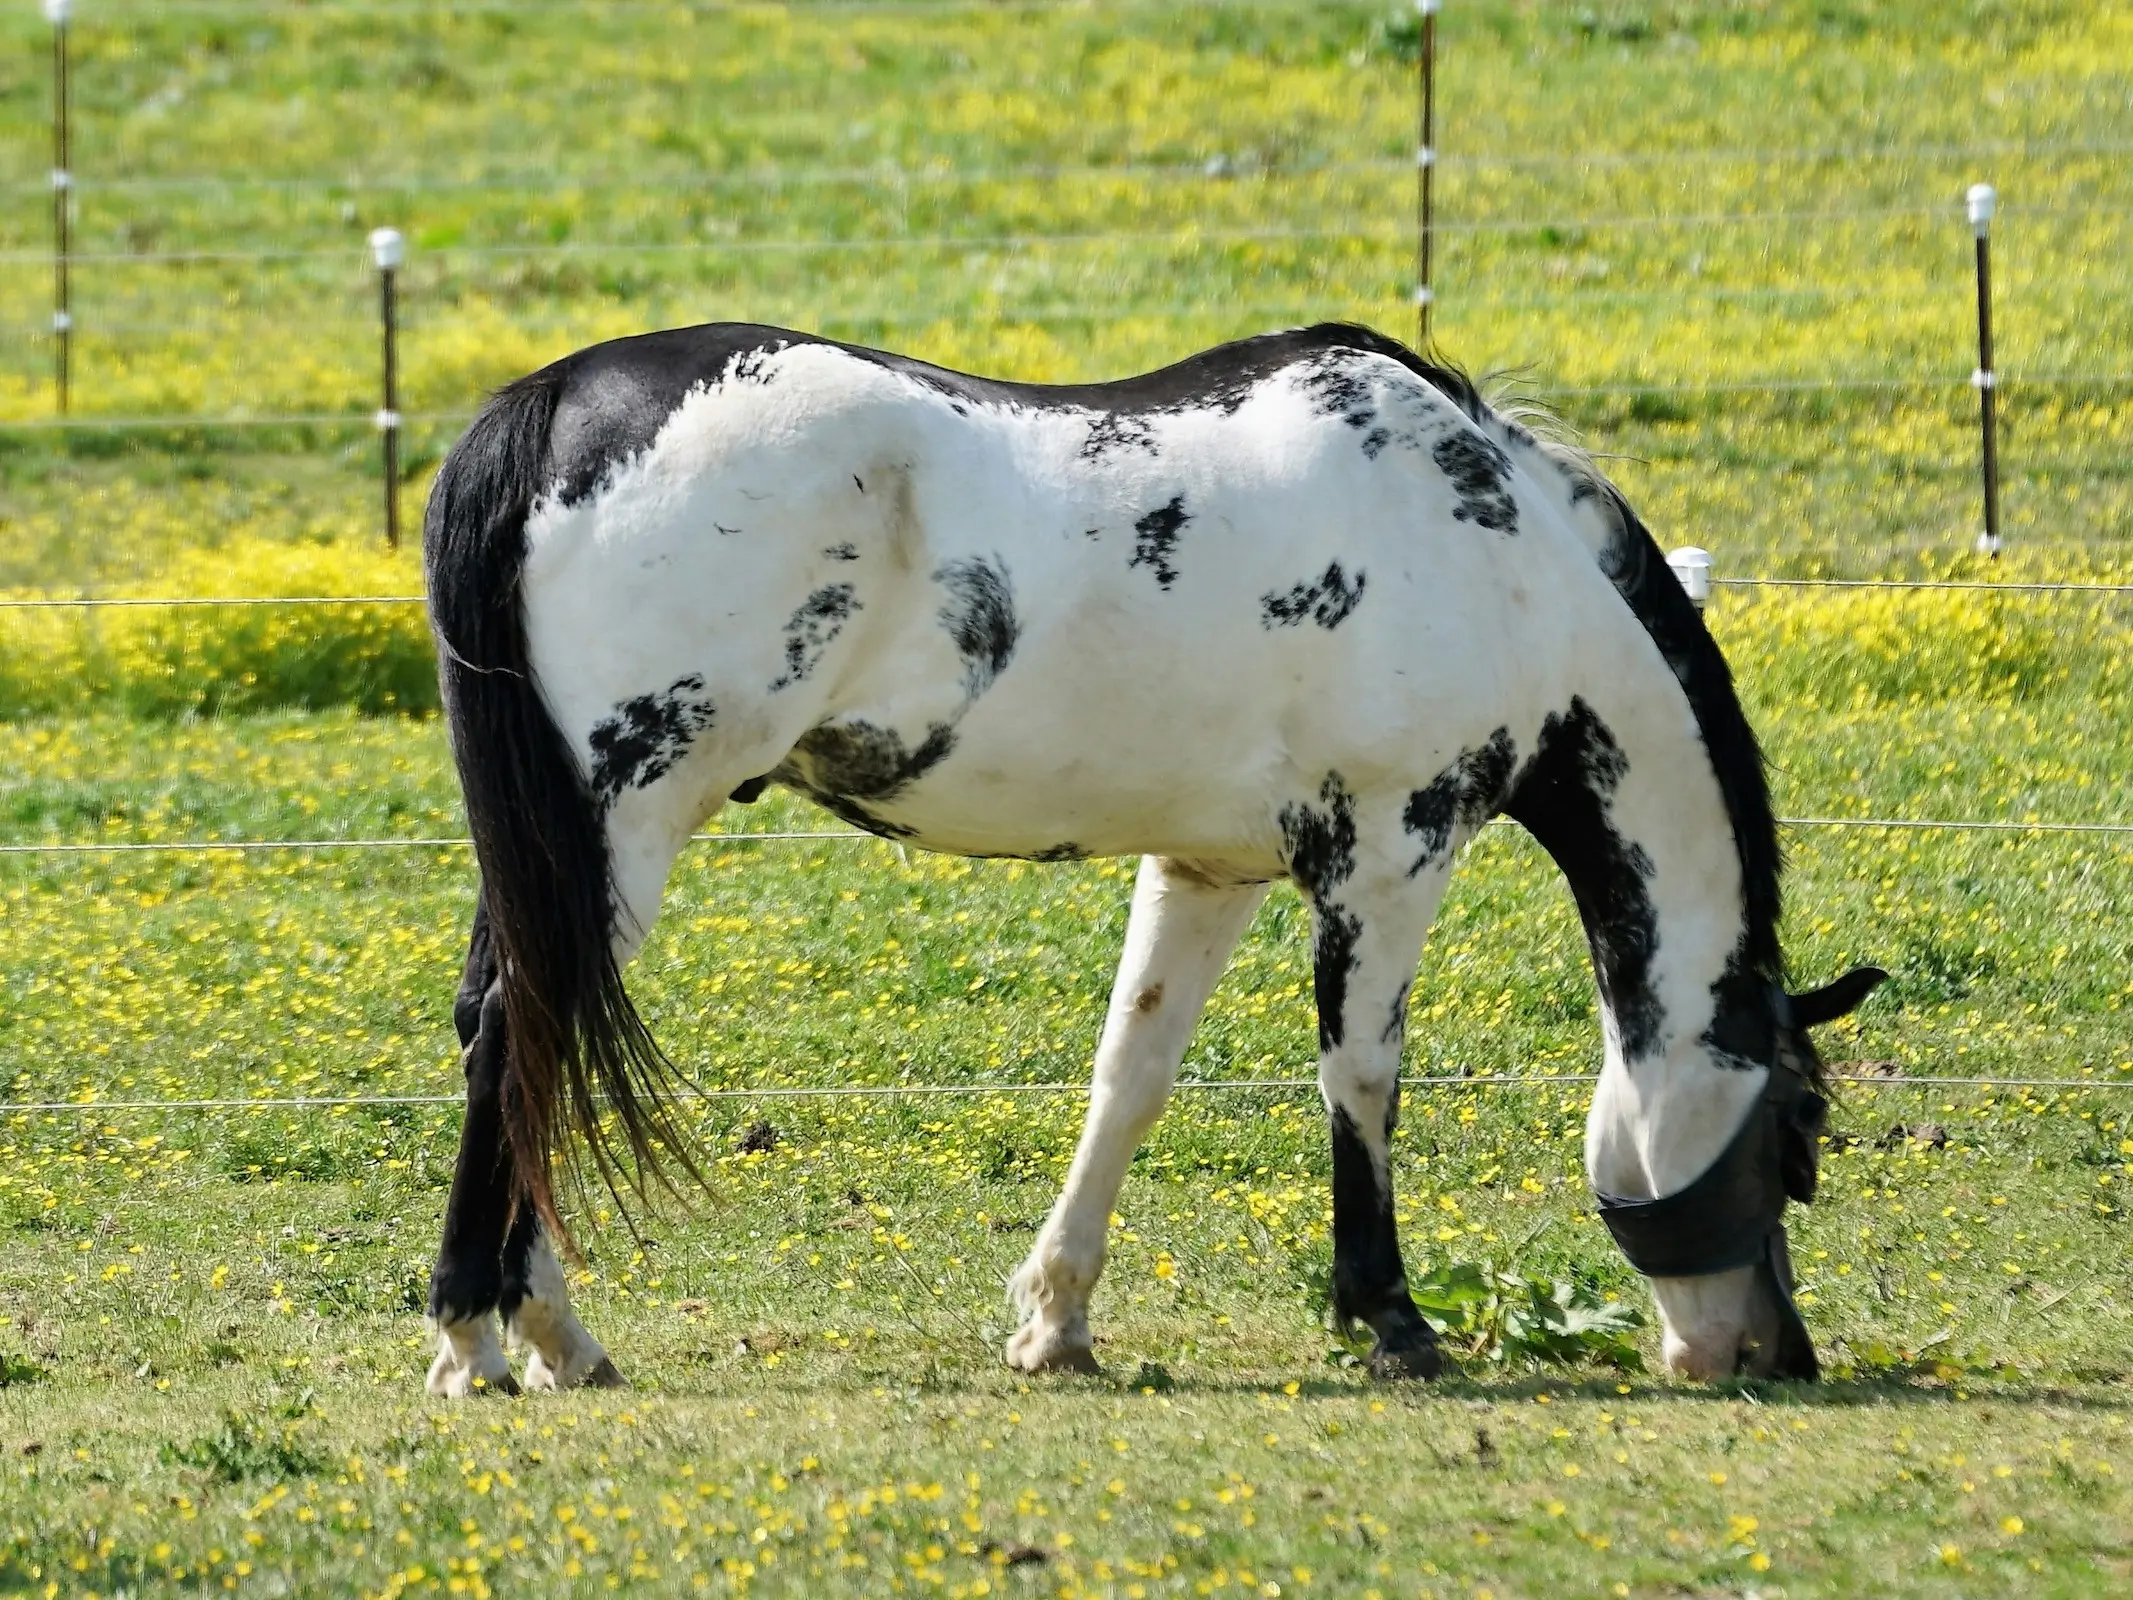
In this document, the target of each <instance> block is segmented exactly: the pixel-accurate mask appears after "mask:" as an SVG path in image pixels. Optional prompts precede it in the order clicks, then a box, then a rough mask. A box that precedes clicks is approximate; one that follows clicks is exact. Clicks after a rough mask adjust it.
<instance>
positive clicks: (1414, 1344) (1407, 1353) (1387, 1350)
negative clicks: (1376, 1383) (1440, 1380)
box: [1370, 1339, 1444, 1383]
mask: <svg viewBox="0 0 2133 1600" xmlns="http://www.w3.org/2000/svg"><path fill="white" fill-rule="evenodd" d="M1443 1371H1444V1354H1443V1352H1442V1351H1440V1350H1439V1349H1438V1348H1437V1346H1436V1342H1435V1341H1434V1340H1419V1341H1411V1342H1408V1343H1405V1344H1392V1343H1389V1342H1388V1341H1386V1340H1384V1339H1380V1340H1379V1341H1378V1342H1377V1345H1376V1347H1375V1348H1374V1349H1372V1351H1371V1352H1370V1375H1371V1376H1372V1377H1373V1378H1378V1379H1382V1380H1383V1381H1385V1382H1387V1383H1393V1382H1397V1381H1400V1380H1403V1379H1409V1378H1421V1379H1425V1380H1427V1379H1430V1378H1434V1377H1436V1376H1437V1375H1438V1374H1439V1373H1441V1372H1443Z"/></svg>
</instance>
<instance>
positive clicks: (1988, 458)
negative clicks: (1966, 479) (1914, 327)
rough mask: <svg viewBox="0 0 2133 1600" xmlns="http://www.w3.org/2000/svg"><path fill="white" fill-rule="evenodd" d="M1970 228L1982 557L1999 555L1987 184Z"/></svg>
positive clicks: (1977, 187)
mask: <svg viewBox="0 0 2133 1600" xmlns="http://www.w3.org/2000/svg"><path fill="white" fill-rule="evenodd" d="M1966 198H1967V200H1968V202H1969V206H1970V229H1971V232H1973V233H1975V234H1976V235H1977V371H1975V372H1973V373H1972V374H1971V375H1970V381H1971V382H1972V383H1973V384H1975V385H1976V386H1977V392H1978V408H1979V422H1980V425H1981V426H1982V427H1983V429H1984V434H1985V455H1984V459H1985V531H1984V532H1983V533H1981V534H1979V535H1978V536H1977V547H1978V550H1979V552H1980V553H1981V554H1984V555H1988V556H1991V557H1992V558H1993V559H1994V560H1998V559H1999V554H2000V441H1999V427H1998V415H1997V411H1996V407H1995V404H1994V396H1995V394H1996V393H1997V391H1998V388H1999V378H1998V376H1997V375H1996V374H1995V373H1994V372H1993V369H1992V208H1993V207H1994V205H1996V204H1997V203H1998V201H1999V198H2000V197H1999V193H1998V191H1997V190H1995V189H1994V188H1993V187H1992V185H1991V184H1989V183H1973V184H1972V185H1971V186H1970V193H1969V195H1968V196H1967V197H1966Z"/></svg>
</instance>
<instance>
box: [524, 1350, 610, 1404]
mask: <svg viewBox="0 0 2133 1600" xmlns="http://www.w3.org/2000/svg"><path fill="white" fill-rule="evenodd" d="M526 1387H527V1388H528V1389H532V1390H536V1391H542V1392H547V1393H554V1392H555V1391H557V1390H560V1389H627V1388H628V1387H629V1380H628V1379H627V1378H625V1377H623V1376H622V1374H621V1373H620V1372H618V1371H616V1370H615V1364H614V1362H612V1361H611V1360H609V1359H608V1355H607V1352H606V1351H605V1350H603V1349H601V1348H600V1347H599V1346H598V1345H593V1346H592V1347H591V1348H590V1349H587V1350H581V1351H577V1352H575V1353H574V1354H573V1355H572V1356H571V1357H570V1358H569V1359H568V1360H566V1361H564V1362H563V1363H562V1364H561V1365H560V1366H550V1365H549V1364H548V1360H547V1358H546V1357H545V1356H543V1355H542V1354H541V1352H540V1351H539V1350H538V1349H535V1350H534V1352H533V1353H532V1354H531V1355H529V1356H527V1357H526Z"/></svg>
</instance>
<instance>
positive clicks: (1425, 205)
mask: <svg viewBox="0 0 2133 1600" xmlns="http://www.w3.org/2000/svg"><path fill="white" fill-rule="evenodd" d="M1441 3H1442V0H1415V9H1416V10H1417V11H1419V12H1420V13H1421V14H1422V52H1421V56H1420V58H1419V74H1420V76H1419V79H1418V82H1417V91H1418V93H1419V94H1420V96H1421V104H1420V106H1419V108H1418V109H1419V116H1420V137H1419V138H1418V139H1417V141H1416V143H1415V348H1416V349H1417V350H1424V351H1426V350H1428V348H1429V308H1430V303H1431V302H1432V301H1433V300H1435V299H1436V297H1437V292H1436V289H1435V288H1434V287H1433V286H1432V284H1431V282H1430V269H1431V261H1430V254H1431V245H1432V244H1433V243H1434V242H1435V241H1434V239H1433V238H1432V231H1433V222H1432V218H1431V209H1430V208H1431V199H1432V194H1431V190H1432V187H1433V180H1434V179H1435V177H1436V173H1437V8H1438V6H1439V5H1440V4H1441Z"/></svg>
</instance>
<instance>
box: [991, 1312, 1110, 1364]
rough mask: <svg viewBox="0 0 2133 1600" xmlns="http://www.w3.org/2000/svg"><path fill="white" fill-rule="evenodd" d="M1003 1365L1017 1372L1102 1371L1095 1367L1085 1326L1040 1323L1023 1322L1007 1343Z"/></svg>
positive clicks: (1094, 1357) (1093, 1351)
mask: <svg viewBox="0 0 2133 1600" xmlns="http://www.w3.org/2000/svg"><path fill="white" fill-rule="evenodd" d="M1007 1364H1008V1365H1009V1366H1011V1367H1013V1368H1014V1369H1015V1370H1016V1371H1018V1372H1082V1373H1095V1372H1099V1371H1101V1370H1102V1369H1101V1368H1100V1367H1098V1366H1097V1364H1096V1351H1095V1348H1094V1341H1092V1340H1091V1339H1090V1337H1089V1330H1088V1327H1087V1326H1086V1325H1083V1326H1081V1327H1079V1328H1072V1327H1067V1328H1053V1327H1048V1326H1046V1325H1045V1324H1043V1323H1041V1322H1030V1323H1025V1324H1024V1325H1023V1326H1022V1327H1020V1328H1018V1329H1017V1330H1016V1331H1015V1334H1014V1336H1013V1337H1012V1338H1010V1339H1009V1340H1008V1341H1007Z"/></svg>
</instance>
